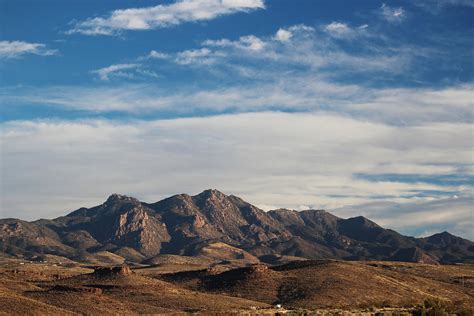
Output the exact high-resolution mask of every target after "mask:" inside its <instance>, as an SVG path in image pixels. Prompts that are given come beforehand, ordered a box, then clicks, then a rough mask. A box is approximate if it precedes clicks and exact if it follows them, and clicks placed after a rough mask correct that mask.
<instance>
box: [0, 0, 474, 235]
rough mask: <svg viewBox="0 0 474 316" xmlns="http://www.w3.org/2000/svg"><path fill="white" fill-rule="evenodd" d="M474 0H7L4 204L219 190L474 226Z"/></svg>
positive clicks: (0, 63) (395, 222)
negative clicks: (473, 37) (113, 195)
mask: <svg viewBox="0 0 474 316" xmlns="http://www.w3.org/2000/svg"><path fill="white" fill-rule="evenodd" d="M473 21H474V2H472V1H470V0H406V1H402V0H399V1H388V0H387V1H376V0H370V1H369V0H360V1H347V0H318V1H316V0H178V1H176V0H172V1H159V0H153V1H152V0H126V1H125V0H114V1H105V0H103V1H98V0H94V1H92V0H43V1H37V0H0V135H1V136H0V137H1V138H0V172H1V174H0V176H1V182H0V192H1V194H0V198H1V201H0V217H15V218H21V219H26V220H34V219H38V218H53V217H57V216H61V215H64V214H66V213H67V212H70V211H72V210H74V209H77V208H79V207H82V206H85V207H91V206H94V205H97V204H100V203H102V202H103V201H104V200H105V199H106V198H107V196H108V195H110V194H112V193H121V194H126V195H130V196H134V197H136V198H139V199H140V200H143V201H146V202H154V201H157V200H160V199H162V198H165V197H168V196H170V195H173V194H177V193H189V194H196V193H199V192H201V191H203V190H205V189H207V188H215V189H218V190H220V191H223V192H224V193H227V194H234V195H237V196H240V197H242V198H243V199H245V200H247V201H248V202H250V203H252V204H255V205H257V206H259V207H261V208H262V209H264V210H270V209H274V208H280V207H285V208H291V209H297V210H303V209H308V208H313V209H326V210H328V211H330V212H332V213H334V214H336V215H339V216H343V217H351V216H357V215H364V216H367V217H369V218H370V219H372V220H374V221H376V222H377V223H379V224H381V225H383V226H384V227H387V228H392V229H396V230H397V231H399V232H401V233H403V234H408V235H412V236H427V235H430V234H433V233H436V232H441V231H445V230H447V231H449V232H451V233H453V234H457V235H459V236H462V237H465V238H468V239H471V240H473V239H474V220H473V212H474V210H473V206H472V205H474V203H473V202H474V201H473V200H474V195H473V186H474V167H473V162H474V161H473V160H474V152H473V140H474V128H473V118H474V107H473V105H474V104H473V103H474V102H473V100H474V92H473V88H474V80H473V79H474V78H473V76H474V71H473V66H474V64H473V63H474V46H473V45H474V42H473V39H472V34H474V33H473V31H474V25H473V24H474V22H473Z"/></svg>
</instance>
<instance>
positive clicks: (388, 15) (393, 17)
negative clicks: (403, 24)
mask: <svg viewBox="0 0 474 316" xmlns="http://www.w3.org/2000/svg"><path fill="white" fill-rule="evenodd" d="M380 10H381V14H382V17H383V18H384V19H385V20H387V21H388V22H400V21H402V20H404V19H405V16H406V14H405V10H404V9H403V8H402V7H398V8H394V7H390V6H388V5H386V4H385V3H384V4H382V6H381V7H380Z"/></svg>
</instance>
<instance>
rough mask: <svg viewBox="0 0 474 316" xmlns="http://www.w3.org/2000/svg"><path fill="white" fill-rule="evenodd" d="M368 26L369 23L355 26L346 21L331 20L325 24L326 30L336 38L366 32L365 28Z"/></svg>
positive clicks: (351, 36)
mask: <svg viewBox="0 0 474 316" xmlns="http://www.w3.org/2000/svg"><path fill="white" fill-rule="evenodd" d="M368 27H369V25H368V24H363V25H360V26H358V27H355V28H353V27H350V26H349V25H347V24H346V23H342V22H331V23H329V24H327V25H325V26H324V31H325V32H326V33H328V34H329V35H330V36H332V37H335V38H353V37H356V36H358V35H362V34H365V29H367V28H368Z"/></svg>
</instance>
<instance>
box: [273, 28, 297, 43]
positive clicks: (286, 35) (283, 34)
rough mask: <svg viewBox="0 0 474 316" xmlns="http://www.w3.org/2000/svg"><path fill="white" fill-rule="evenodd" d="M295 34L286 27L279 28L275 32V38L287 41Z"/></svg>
mask: <svg viewBox="0 0 474 316" xmlns="http://www.w3.org/2000/svg"><path fill="white" fill-rule="evenodd" d="M292 36H293V34H292V33H291V32H290V31H288V30H285V29H279V30H278V31H277V32H276V34H275V39H276V40H277V41H281V42H287V41H289V40H290V39H291V37H292Z"/></svg>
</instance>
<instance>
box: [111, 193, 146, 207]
mask: <svg viewBox="0 0 474 316" xmlns="http://www.w3.org/2000/svg"><path fill="white" fill-rule="evenodd" d="M116 202H139V201H138V200H137V199H136V198H134V197H130V196H126V195H123V194H117V193H114V194H112V195H110V196H109V197H108V198H107V201H105V203H107V204H110V203H116Z"/></svg>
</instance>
